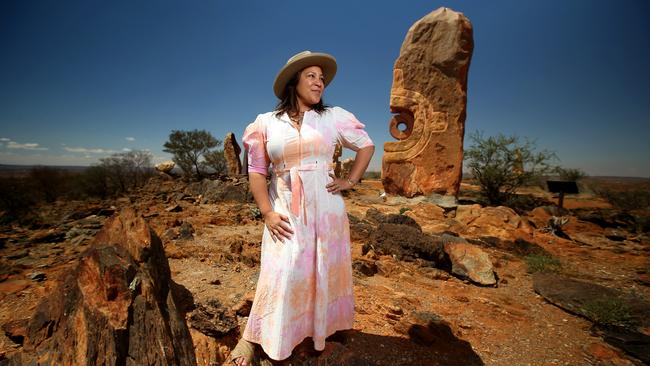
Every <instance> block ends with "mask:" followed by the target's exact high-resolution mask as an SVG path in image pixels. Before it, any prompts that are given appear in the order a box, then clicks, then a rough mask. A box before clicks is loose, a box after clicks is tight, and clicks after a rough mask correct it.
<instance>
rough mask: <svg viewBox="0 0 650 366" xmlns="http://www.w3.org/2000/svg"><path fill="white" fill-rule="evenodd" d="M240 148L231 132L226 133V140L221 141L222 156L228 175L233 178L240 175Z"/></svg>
mask: <svg viewBox="0 0 650 366" xmlns="http://www.w3.org/2000/svg"><path fill="white" fill-rule="evenodd" d="M240 153H241V148H240V147H239V144H238V143H237V139H236V138H235V135H234V134H233V133H232V132H228V134H227V135H226V138H225V139H224V140H223V156H224V158H225V159H226V166H227V167H228V175H229V176H235V175H239V174H241V172H242V171H241V160H239V154H240Z"/></svg>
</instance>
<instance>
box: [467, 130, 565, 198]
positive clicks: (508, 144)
mask: <svg viewBox="0 0 650 366" xmlns="http://www.w3.org/2000/svg"><path fill="white" fill-rule="evenodd" d="M470 138H471V140H472V142H473V144H472V146H470V147H469V148H468V149H466V150H465V160H466V162H467V167H468V168H469V169H470V171H471V173H472V175H473V177H474V179H476V181H477V182H478V184H479V185H480V187H481V191H482V193H483V195H484V196H485V198H486V199H487V201H488V203H489V204H491V205H500V204H503V203H504V202H506V201H508V199H510V198H511V196H512V195H513V194H514V193H515V190H516V189H517V188H519V187H521V186H523V185H525V184H527V183H529V182H531V181H534V180H535V179H537V178H538V177H539V176H541V175H543V174H545V173H547V172H549V171H550V170H551V166H550V161H551V160H553V159H555V158H556V157H555V154H554V153H553V152H550V151H547V150H543V151H539V152H536V151H535V150H536V148H535V144H534V143H533V142H532V141H530V140H527V139H526V140H525V141H523V142H522V141H520V140H519V138H518V137H517V136H505V135H502V134H499V135H497V136H490V137H484V136H483V134H482V133H481V132H478V131H477V132H475V133H473V134H472V135H470Z"/></svg>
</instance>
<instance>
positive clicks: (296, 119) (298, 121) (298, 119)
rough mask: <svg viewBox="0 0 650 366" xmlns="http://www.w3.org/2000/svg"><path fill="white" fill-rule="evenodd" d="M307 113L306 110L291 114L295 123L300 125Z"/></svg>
mask: <svg viewBox="0 0 650 366" xmlns="http://www.w3.org/2000/svg"><path fill="white" fill-rule="evenodd" d="M304 115H305V112H298V114H296V115H295V116H293V117H292V116H289V119H290V120H291V122H293V123H295V124H296V125H297V126H300V124H301V123H302V117H303V116H304Z"/></svg>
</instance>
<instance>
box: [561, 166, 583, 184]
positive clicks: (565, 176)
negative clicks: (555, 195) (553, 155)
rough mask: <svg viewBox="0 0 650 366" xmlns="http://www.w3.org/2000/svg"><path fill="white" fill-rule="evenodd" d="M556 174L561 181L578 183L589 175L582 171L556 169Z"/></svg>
mask: <svg viewBox="0 0 650 366" xmlns="http://www.w3.org/2000/svg"><path fill="white" fill-rule="evenodd" d="M554 170H555V173H556V174H557V175H558V176H559V177H560V179H561V180H568V181H574V182H576V181H578V180H580V179H582V178H584V177H586V176H587V174H586V173H585V172H584V171H582V170H580V169H573V168H562V167H560V166H558V167H555V169H554Z"/></svg>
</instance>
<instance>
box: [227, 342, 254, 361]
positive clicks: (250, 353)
mask: <svg viewBox="0 0 650 366" xmlns="http://www.w3.org/2000/svg"><path fill="white" fill-rule="evenodd" d="M238 358H243V359H244V360H246V366H258V365H259V358H258V357H257V353H256V352H255V343H251V342H249V341H247V340H245V339H244V338H241V339H240V340H239V342H237V345H236V346H235V348H233V349H232V351H230V362H231V364H233V365H237V363H235V360H236V359H238Z"/></svg>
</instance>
